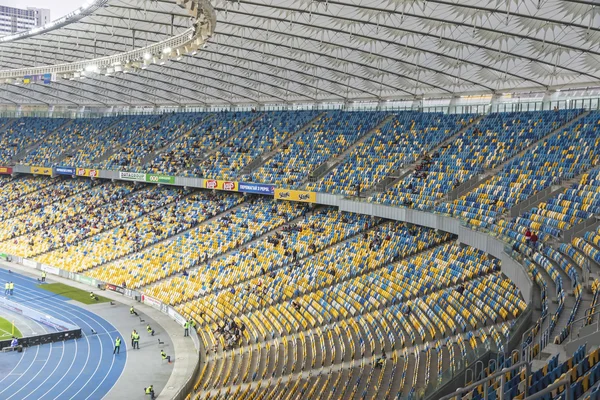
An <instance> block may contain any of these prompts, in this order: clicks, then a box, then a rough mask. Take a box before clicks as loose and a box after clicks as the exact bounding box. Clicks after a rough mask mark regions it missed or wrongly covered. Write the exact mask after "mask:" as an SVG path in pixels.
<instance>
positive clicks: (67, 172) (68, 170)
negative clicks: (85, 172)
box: [54, 167, 75, 175]
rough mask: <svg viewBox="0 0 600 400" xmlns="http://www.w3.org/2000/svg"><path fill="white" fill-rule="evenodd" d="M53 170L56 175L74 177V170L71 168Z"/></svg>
mask: <svg viewBox="0 0 600 400" xmlns="http://www.w3.org/2000/svg"><path fill="white" fill-rule="evenodd" d="M54 170H55V171H56V173H57V174H58V175H75V168H71V167H56V168H54Z"/></svg>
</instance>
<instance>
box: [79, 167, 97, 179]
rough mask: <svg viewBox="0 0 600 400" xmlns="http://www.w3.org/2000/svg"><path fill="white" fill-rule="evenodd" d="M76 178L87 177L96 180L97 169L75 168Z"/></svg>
mask: <svg viewBox="0 0 600 400" xmlns="http://www.w3.org/2000/svg"><path fill="white" fill-rule="evenodd" d="M76 173H77V176H89V177H90V178H96V177H98V176H99V171H98V170H97V169H87V168H77V171H76Z"/></svg>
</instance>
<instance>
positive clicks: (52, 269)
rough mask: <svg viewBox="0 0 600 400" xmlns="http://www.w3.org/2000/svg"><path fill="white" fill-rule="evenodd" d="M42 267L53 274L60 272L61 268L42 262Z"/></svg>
mask: <svg viewBox="0 0 600 400" xmlns="http://www.w3.org/2000/svg"><path fill="white" fill-rule="evenodd" d="M40 268H41V270H42V271H45V272H48V273H49V274H52V275H59V274H60V270H59V269H58V268H56V267H52V266H50V265H46V264H42V266H41V267H40Z"/></svg>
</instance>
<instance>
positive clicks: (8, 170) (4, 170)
mask: <svg viewBox="0 0 600 400" xmlns="http://www.w3.org/2000/svg"><path fill="white" fill-rule="evenodd" d="M10 174H12V168H11V167H0V175H10Z"/></svg>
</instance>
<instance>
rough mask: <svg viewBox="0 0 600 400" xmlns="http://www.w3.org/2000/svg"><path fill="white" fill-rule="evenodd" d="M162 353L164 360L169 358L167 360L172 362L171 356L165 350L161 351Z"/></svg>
mask: <svg viewBox="0 0 600 400" xmlns="http://www.w3.org/2000/svg"><path fill="white" fill-rule="evenodd" d="M160 355H161V357H162V359H163V360H167V362H168V363H169V364H171V356H168V355H167V353H165V351H164V350H161V351H160Z"/></svg>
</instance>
